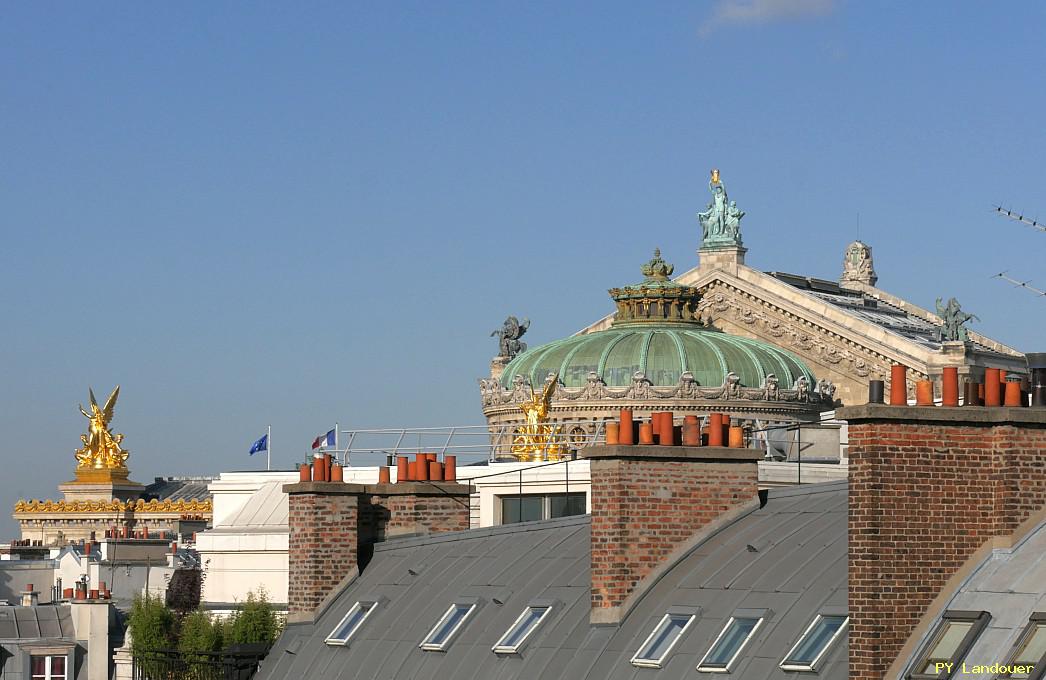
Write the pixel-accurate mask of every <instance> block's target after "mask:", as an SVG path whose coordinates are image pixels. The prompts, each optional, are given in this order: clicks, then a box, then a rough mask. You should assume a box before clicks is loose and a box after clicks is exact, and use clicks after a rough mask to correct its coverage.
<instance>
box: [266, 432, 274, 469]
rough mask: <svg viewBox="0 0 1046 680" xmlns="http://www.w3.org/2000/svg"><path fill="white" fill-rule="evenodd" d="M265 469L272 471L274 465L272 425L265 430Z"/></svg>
mask: <svg viewBox="0 0 1046 680" xmlns="http://www.w3.org/2000/svg"><path fill="white" fill-rule="evenodd" d="M265 444H266V446H265V469H266V470H269V469H271V463H272V425H268V426H266V428H265Z"/></svg>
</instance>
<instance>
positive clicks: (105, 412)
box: [75, 385, 129, 471]
mask: <svg viewBox="0 0 1046 680" xmlns="http://www.w3.org/2000/svg"><path fill="white" fill-rule="evenodd" d="M87 392H88V394H89V395H90V396H91V412H90V413H88V412H87V411H85V410H84V407H83V404H80V413H82V414H84V417H85V418H87V421H88V426H87V434H82V435H80V441H82V442H83V444H84V445H83V448H80V449H77V450H76V454H75V456H76V462H77V470H78V471H79V470H81V469H85V468H92V469H95V470H112V469H120V468H125V467H126V463H127V457H128V455H129V452H128V451H126V450H124V449H122V448H120V443H121V442H122V441H123V435H122V434H116V435H114V434H113V433H112V432H110V431H109V423H110V422H111V421H112V419H113V409H114V408H115V407H116V398H117V397H118V396H119V395H120V386H119V385H117V386H116V389H114V390H113V393H112V394H110V395H109V398H108V399H106V400H105V406H102V407H100V408H99V406H98V402H97V401H96V400H95V398H94V390H92V389H90V388H88V390H87Z"/></svg>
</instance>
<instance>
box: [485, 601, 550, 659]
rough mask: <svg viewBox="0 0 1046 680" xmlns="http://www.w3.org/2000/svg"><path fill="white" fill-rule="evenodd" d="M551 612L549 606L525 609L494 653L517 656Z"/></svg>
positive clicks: (497, 645) (502, 637)
mask: <svg viewBox="0 0 1046 680" xmlns="http://www.w3.org/2000/svg"><path fill="white" fill-rule="evenodd" d="M551 611H552V607H549V606H531V607H527V608H526V609H524V610H523V613H522V614H520V615H519V618H518V619H516V622H515V623H513V624H512V627H511V628H509V629H508V631H507V632H506V633H505V634H504V635H502V636H501V639H500V640H498V643H497V644H496V645H494V652H495V653H496V654H515V653H516V652H517V651H519V648H520V647H521V646H522V645H523V643H524V642H526V640H527V638H528V637H530V634H531V633H533V632H534V631H535V630H537V627H538V626H540V625H541V622H542V621H544V620H545V619H546V618H547V617H548V615H549V613H550V612H551Z"/></svg>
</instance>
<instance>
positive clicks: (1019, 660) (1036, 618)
mask: <svg viewBox="0 0 1046 680" xmlns="http://www.w3.org/2000/svg"><path fill="white" fill-rule="evenodd" d="M1006 666H1007V668H1008V669H1012V670H1010V671H1009V674H1008V675H1007V674H1006V673H1002V674H1001V675H999V677H1000V678H1040V677H1043V675H1046V612H1036V613H1035V614H1032V616H1031V620H1030V621H1029V622H1028V627H1027V628H1025V629H1024V632H1023V633H1021V636H1020V638H1018V639H1017V645H1016V646H1015V647H1014V649H1013V654H1011V655H1010V660H1009V661H1008V662H1007V663H1006Z"/></svg>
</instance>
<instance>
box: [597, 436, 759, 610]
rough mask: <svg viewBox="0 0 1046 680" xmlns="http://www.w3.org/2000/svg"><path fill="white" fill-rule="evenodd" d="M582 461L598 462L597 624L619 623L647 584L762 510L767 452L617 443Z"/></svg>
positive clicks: (599, 448)
mask: <svg viewBox="0 0 1046 680" xmlns="http://www.w3.org/2000/svg"><path fill="white" fill-rule="evenodd" d="M581 455H582V456H583V457H584V458H588V459H590V460H591V467H590V473H591V478H592V491H591V493H592V539H591V540H592V615H591V620H592V622H593V623H597V624H598V623H606V624H612V623H618V622H620V621H621V620H622V619H623V618H624V616H625V614H626V613H627V612H628V610H629V609H630V608H631V605H632V603H633V602H634V601H635V599H636V598H635V596H636V595H638V593H637V591H638V590H640V589H642V587H643V582H644V580H647V582H650V580H652V579H651V577H652V576H653V575H656V573H658V572H659V571H660V570H663V569H664V568H665V567H667V565H668V564H669V563H670V562H671V561H673V559H674V558H675V557H676V556H678V555H680V554H681V553H682V552H683V551H684V550H686V549H687V548H689V547H690V546H692V545H694V544H695V543H696V542H697V541H699V540H701V539H702V538H703V537H704V536H705V535H707V534H708V532H710V531H712V530H714V529H715V528H716V527H718V526H721V525H722V524H724V523H726V522H729V521H731V520H732V519H734V518H736V517H738V516H740V515H741V514H743V513H744V512H746V511H750V510H754V509H756V508H758V507H759V487H758V467H757V464H758V460H759V459H760V458H762V457H763V454H762V452H761V451H757V450H754V449H738V448H723V447H710V446H703V447H688V446H687V447H684V446H643V445H641V446H630V445H623V446H622V445H612V446H595V447H589V448H586V449H583V450H582V451H581Z"/></svg>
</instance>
